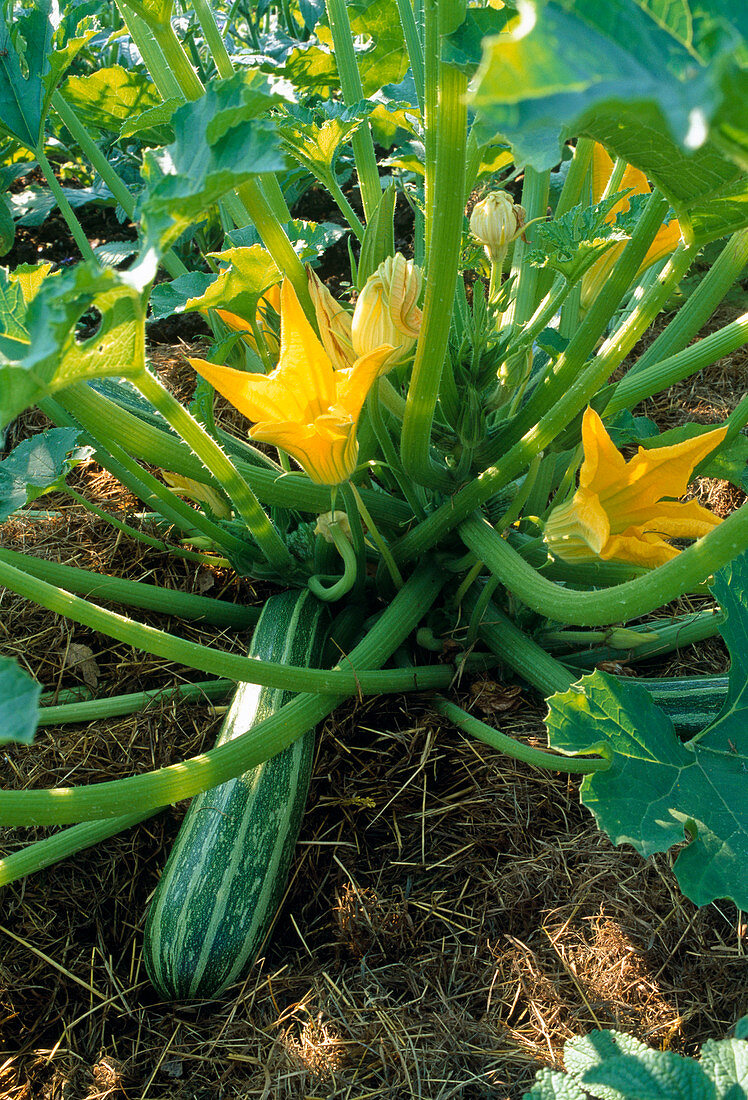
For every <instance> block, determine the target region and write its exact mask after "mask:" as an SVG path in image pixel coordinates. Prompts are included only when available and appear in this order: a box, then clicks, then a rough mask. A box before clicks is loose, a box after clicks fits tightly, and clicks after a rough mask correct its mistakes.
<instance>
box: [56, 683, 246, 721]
mask: <svg viewBox="0 0 748 1100" xmlns="http://www.w3.org/2000/svg"><path fill="white" fill-rule="evenodd" d="M235 688H236V684H235V683H234V681H233V680H200V681H198V682H197V683H192V684H179V685H177V687H170V688H154V689H153V690H151V691H132V692H129V693H128V694H127V695H108V696H105V697H104V698H103V699H83V700H81V701H78V702H74V703H57V704H53V705H52V706H48V707H42V708H41V710H40V711H39V722H38V725H39V726H40V727H41V726H63V725H67V724H68V723H72V722H95V721H98V720H100V719H102V718H115V717H118V716H120V715H122V714H133V713H134V712H135V711H138V710H145V709H146V708H147V707H150V706H151V705H156V706H160V707H161V706H164V705H167V704H170V703H176V702H182V701H184V700H185V699H198V700H199V699H211V700H212V699H225V698H226V696H227V695H230V694H231V692H232V691H233V690H234V689H235Z"/></svg>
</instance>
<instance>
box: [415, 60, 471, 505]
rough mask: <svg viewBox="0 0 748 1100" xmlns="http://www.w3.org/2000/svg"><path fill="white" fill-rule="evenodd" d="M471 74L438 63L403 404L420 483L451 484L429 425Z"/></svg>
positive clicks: (453, 255)
mask: <svg viewBox="0 0 748 1100" xmlns="http://www.w3.org/2000/svg"><path fill="white" fill-rule="evenodd" d="M466 93H467V77H466V76H465V75H464V74H463V73H461V72H459V70H457V69H455V68H453V67H452V66H450V65H446V64H443V63H440V65H439V113H438V115H437V126H436V168H435V176H434V212H433V224H432V231H431V232H430V233H429V242H430V244H429V256H430V258H429V261H428V265H427V266H428V277H427V280H426V297H425V301H424V306H423V320H422V323H421V331H420V335H419V337H418V344H417V346H416V355H415V362H414V364H413V374H412V377H411V381H410V387H409V389H408V397H407V401H406V404H405V415H404V418H403V428H402V437H401V450H400V454H401V457H402V462H403V468H404V469H405V472H406V474H408V475H409V476H410V477H411V478H412V479H413V480H414V481H415V482H416V483H418V484H421V485H424V486H429V487H433V488H440V489H449V487H450V485H451V478H450V477H449V475H448V473H447V471H446V470H445V469H441V468H439V467H437V466H436V465H435V464H434V463H433V461H432V459H431V454H430V441H431V425H432V423H433V419H434V412H435V409H436V402H437V400H438V397H439V383H440V381H441V375H442V367H443V364H444V356H445V354H446V350H447V342H448V340H449V330H450V326H451V323H452V308H453V305H454V297H455V285H456V281H457V271H458V263H459V255H460V245H461V242H462V222H463V193H464V186H465V184H464V179H465V147H466V142H467V104H466V98H465V97H466Z"/></svg>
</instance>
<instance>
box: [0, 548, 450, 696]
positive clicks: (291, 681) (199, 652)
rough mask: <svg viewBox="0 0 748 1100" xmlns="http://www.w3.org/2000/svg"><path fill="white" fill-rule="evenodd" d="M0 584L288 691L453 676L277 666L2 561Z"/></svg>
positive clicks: (432, 671) (234, 675)
mask: <svg viewBox="0 0 748 1100" xmlns="http://www.w3.org/2000/svg"><path fill="white" fill-rule="evenodd" d="M0 584H4V585H5V586H6V587H7V588H9V589H10V590H11V592H15V593H16V594H17V595H19V596H25V597H26V598H27V599H29V600H33V602H34V603H37V604H39V605H40V606H41V607H46V608H47V610H48V611H55V612H57V614H59V615H65V616H66V617H67V618H69V619H72V620H73V622H77V623H80V624H81V625H82V626H88V627H90V628H91V629H92V630H98V631H101V633H102V634H106V635H108V636H109V637H110V638H116V639H117V640H118V641H120V642H125V644H127V645H133V646H135V647H136V648H138V649H142V650H143V651H144V652H145V653H152V654H153V655H154V656H156V657H163V658H165V659H166V660H168V661H177V662H179V663H180V664H183V665H187V666H188V667H189V668H196V669H199V670H200V671H201V672H206V673H209V674H210V675H213V676H224V677H228V678H230V679H233V680H236V681H246V682H247V683H253V684H262V685H263V686H265V687H277V688H283V689H286V690H288V691H309V692H319V693H321V694H323V695H333V694H343V695H353V694H357V693H359V692H360V693H361V694H362V695H377V694H379V693H380V692H383V691H423V690H426V689H427V688H441V687H445V686H446V685H447V684H448V683H449V679H450V669H449V668H446V666H441V667H438V668H437V667H432V666H430V665H429V666H426V667H413V668H410V669H392V670H389V669H388V670H386V671H383V672H360V671H359V670H358V669H357V667H356V665H355V664H354V663H353V662H352V661H350V662H348V661H347V662H346V667H345V668H343V669H339V670H335V671H331V672H328V671H324V670H320V669H309V668H303V667H300V666H295V665H276V664H273V663H272V662H269V661H259V660H254V659H251V658H249V657H241V656H239V655H238V654H235V653H224V652H221V651H219V650H217V649H212V648H211V647H210V646H203V645H198V644H197V643H196V642H189V641H187V640H186V639H184V638H181V637H179V636H177V635H176V634H169V633H168V632H167V631H165V630H157V629H156V628H155V627H152V626H146V625H145V624H144V623H138V622H135V621H134V620H133V619H128V618H126V617H125V616H123V615H117V614H116V613H115V612H114V611H108V610H106V609H105V608H103V607H97V606H96V605H95V604H92V603H89V602H88V600H84V599H82V598H81V597H80V596H74V595H72V594H71V593H69V592H65V591H64V590H62V589H60V588H58V587H56V586H55V585H51V584H48V583H47V582H46V581H43V580H39V579H38V578H36V577H32V576H31V575H30V574H28V573H25V572H23V571H22V570H20V569H16V568H15V567H14V566H12V565H9V564H7V563H6V562H4V561H2V560H0ZM401 591H403V589H401Z"/></svg>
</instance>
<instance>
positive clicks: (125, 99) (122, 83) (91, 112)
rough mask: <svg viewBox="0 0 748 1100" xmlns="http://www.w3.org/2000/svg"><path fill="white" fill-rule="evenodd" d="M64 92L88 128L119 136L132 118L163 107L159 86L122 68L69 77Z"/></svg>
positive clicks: (99, 70)
mask: <svg viewBox="0 0 748 1100" xmlns="http://www.w3.org/2000/svg"><path fill="white" fill-rule="evenodd" d="M62 91H63V95H64V97H65V100H66V102H67V103H69V105H70V106H71V107H72V108H73V110H74V111H75V113H76V114H77V115H78V117H79V118H80V120H81V122H82V123H83V124H84V125H85V126H87V127H93V128H94V129H97V130H108V131H110V132H111V133H113V134H117V133H119V131H120V130H121V128H122V127H123V124H126V123H127V122H128V121H129V120H130V119H132V118H133V116H138V115H142V113H143V112H144V111H147V110H148V109H150V108H154V107H156V106H162V103H161V96H160V95H159V94H158V92H157V91H156V86H155V85H154V84H152V83H151V81H150V80H148V79H147V77H145V76H144V75H143V74H142V73H138V72H134V71H132V70H130V69H124V68H122V66H121V65H110V66H108V67H107V68H105V69H98V70H97V71H96V72H94V73H89V74H88V75H87V76H71V77H68V79H67V81H66V82H65V86H64V88H63V89H62Z"/></svg>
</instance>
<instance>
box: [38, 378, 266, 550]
mask: <svg viewBox="0 0 748 1100" xmlns="http://www.w3.org/2000/svg"><path fill="white" fill-rule="evenodd" d="M72 390H73V387H71V388H70V390H66V391H64V392H62V393H59V394H58V395H57V397H58V400H55V399H53V398H44V399H42V400H41V401H39V402H38V404H39V407H40V408H41V409H42V411H43V412H45V413H47V415H48V416H49V417H50V419H51V420H53V421H54V422H55V424H60V425H63V426H69V425H75V426H76V427H82V428H83V429H84V431H85V433H86V436H87V439H86V442H88V443H90V444H92V445H93V446H94V448H95V450H94V458H95V459H96V461H97V462H98V463H100V464H101V465H102V466H103V467H104V469H105V470H109V472H110V473H111V474H113V475H114V477H116V478H117V480H118V481H121V482H122V484H123V485H125V486H126V487H127V488H128V489H129V490H130V491H131V492H132V493H134V494H135V495H136V496H137V497H139V498H140V500H142V501H143V503H144V504H145V506H146V507H147V508H150V509H152V510H153V511H158V512H160V513H161V515H162V516H163V517H164V519H166V520H168V522H170V523H174V524H176V526H177V527H178V528H179V529H180V530H181V531H184V532H185V534H187V535H189V536H193V535H194V534H195V533H196V532H198V533H199V534H201V535H204V536H205V537H206V538H208V539H210V540H211V542H214V543H215V544H216V545H217V546H218V547H220V548H221V549H222V550H223V551H224V552H225V553H229V554H237V555H239V556H246V553H247V544H246V543H244V542H243V541H242V540H241V539H238V538H237V537H236V535H233V534H232V533H231V532H230V531H227V530H226V529H225V528H224V527H219V526H218V524H217V523H214V522H213V521H212V520H210V519H208V517H207V516H206V515H204V514H203V513H202V512H200V511H198V510H197V509H195V508H191V507H190V506H189V504H186V503H185V502H184V501H183V500H182V499H181V497H178V496H177V494H176V493H173V492H172V491H171V489H168V488H167V487H166V485H164V484H163V483H162V482H160V481H159V480H158V478H156V477H154V476H153V474H152V473H150V472H149V471H148V470H146V469H144V468H143V467H142V466H139V465H138V463H137V462H135V460H134V459H133V458H131V457H130V455H129V454H128V453H127V452H126V451H125V450H124V448H122V447H121V446H120V445H119V443H118V442H117V441H116V440H115V439H114V438H113V437H112V436H111V435H109V434H108V431H107V430H106V427H107V426H106V425H105V424H104V422H103V421H102V420H101V419H100V418H97V417H91V416H90V415H89V414H88V412H87V411H85V410H83V409H79V408H78V407H77V404H76V401H75V397H73V396H71V397H69V394H70V393H71V391H72ZM113 426H115V427H118V422H117V421H116V420H115V421H114V422H110V424H109V425H108V427H109V428H111V427H113Z"/></svg>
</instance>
